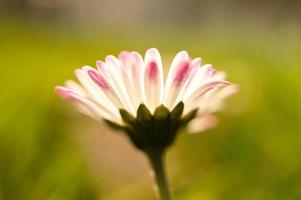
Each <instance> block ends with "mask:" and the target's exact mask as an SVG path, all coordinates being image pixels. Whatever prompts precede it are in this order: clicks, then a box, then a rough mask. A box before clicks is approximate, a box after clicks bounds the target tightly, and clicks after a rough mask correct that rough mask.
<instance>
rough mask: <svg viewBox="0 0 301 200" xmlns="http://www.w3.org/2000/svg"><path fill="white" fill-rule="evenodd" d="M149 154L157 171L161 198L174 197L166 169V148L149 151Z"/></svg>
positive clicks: (156, 177)
mask: <svg viewBox="0 0 301 200" xmlns="http://www.w3.org/2000/svg"><path fill="white" fill-rule="evenodd" d="M147 155H148V158H149V160H150V164H151V166H152V168H153V170H154V173H155V179H156V182H157V186H158V189H159V195H160V200H171V199H172V198H171V194H170V191H169V186H168V183H167V179H166V174H165V169H164V150H152V151H150V152H148V153H147Z"/></svg>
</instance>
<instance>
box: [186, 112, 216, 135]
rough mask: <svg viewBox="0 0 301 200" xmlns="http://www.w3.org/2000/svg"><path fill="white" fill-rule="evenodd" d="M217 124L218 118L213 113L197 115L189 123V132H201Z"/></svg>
mask: <svg viewBox="0 0 301 200" xmlns="http://www.w3.org/2000/svg"><path fill="white" fill-rule="evenodd" d="M216 124H217V119H216V118H215V117H214V116H212V115H206V116H202V117H197V118H195V119H193V120H192V121H191V122H190V123H189V124H188V127H187V128H188V133H199V132H202V131H205V130H207V129H210V128H213V127H215V126H216Z"/></svg>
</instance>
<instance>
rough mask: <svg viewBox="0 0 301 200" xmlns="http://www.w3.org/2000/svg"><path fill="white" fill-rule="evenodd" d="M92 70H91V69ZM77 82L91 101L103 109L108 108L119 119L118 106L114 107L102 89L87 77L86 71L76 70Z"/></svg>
mask: <svg viewBox="0 0 301 200" xmlns="http://www.w3.org/2000/svg"><path fill="white" fill-rule="evenodd" d="M91 69H92V68H91ZM86 70H87V68H86ZM75 73H76V76H77V78H78V80H79V81H80V83H81V85H82V86H83V87H84V88H85V90H86V91H87V93H88V94H89V96H90V97H91V99H92V100H93V101H95V102H97V103H98V104H100V105H102V106H103V107H106V108H108V110H110V111H111V112H112V113H114V116H115V117H116V118H120V114H119V110H118V105H115V104H114V103H113V102H112V101H111V100H109V99H108V97H107V96H106V93H105V92H104V90H103V89H101V88H100V87H99V85H97V84H96V83H95V82H94V81H93V80H92V79H91V78H90V77H89V75H88V73H87V71H85V70H82V69H77V70H76V71H75Z"/></svg>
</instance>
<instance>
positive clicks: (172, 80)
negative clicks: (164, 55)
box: [163, 51, 190, 109]
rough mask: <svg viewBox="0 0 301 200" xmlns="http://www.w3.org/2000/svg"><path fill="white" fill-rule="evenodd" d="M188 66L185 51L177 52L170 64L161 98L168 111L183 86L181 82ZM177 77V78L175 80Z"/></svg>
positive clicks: (184, 77)
mask: <svg viewBox="0 0 301 200" xmlns="http://www.w3.org/2000/svg"><path fill="white" fill-rule="evenodd" d="M189 65H190V64H189V57H188V53H187V52H186V51H181V52H179V53H178V54H177V55H176V56H175V58H174V59H173V61H172V63H171V66H170V69H169V72H168V75H167V79H166V83H165V86H164V98H163V102H164V105H165V106H167V107H168V108H169V109H172V107H173V106H174V103H175V101H176V99H177V97H178V93H179V91H180V87H182V85H183V80H184V79H186V78H187V77H186V76H187V69H188V68H187V67H188V66H189ZM181 71H182V73H181ZM177 74H178V75H177ZM177 76H178V77H179V78H176V77H177Z"/></svg>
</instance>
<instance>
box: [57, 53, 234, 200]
mask: <svg viewBox="0 0 301 200" xmlns="http://www.w3.org/2000/svg"><path fill="white" fill-rule="evenodd" d="M96 65H97V69H95V68H92V67H90V66H84V67H82V68H81V69H77V70H76V71H75V74H76V76H77V78H78V80H79V83H76V82H74V81H72V80H68V81H66V83H65V85H64V86H56V87H55V91H56V92H57V93H58V94H59V95H60V96H62V97H63V98H64V99H66V100H68V101H70V102H72V103H73V104H74V105H75V107H76V108H77V109H78V110H79V111H80V112H82V113H84V114H86V115H88V116H90V117H92V118H94V119H96V120H97V121H105V122H106V123H107V124H108V125H110V126H111V127H113V128H116V129H120V130H123V131H124V132H125V133H127V135H128V136H129V137H130V139H131V141H132V142H133V144H134V145H135V146H136V147H137V148H139V149H140V150H142V151H144V152H145V153H146V154H147V155H148V157H149V158H150V161H151V164H152V166H153V169H154V170H155V172H156V177H157V182H158V187H159V189H160V195H161V198H162V199H170V194H169V191H168V187H167V184H166V180H165V178H164V177H163V178H162V175H160V170H161V171H162V170H163V167H162V161H161V160H162V154H163V152H164V151H165V149H166V148H167V147H168V146H170V145H171V143H172V142H173V141H174V139H175V136H176V134H177V132H178V130H179V129H180V128H183V127H187V128H188V132H200V131H203V130H206V129H208V128H211V127H213V126H215V124H216V118H215V117H214V116H213V113H215V112H216V111H219V110H220V108H221V106H222V104H223V102H224V99H225V98H227V97H228V96H230V95H232V94H233V93H235V92H236V91H237V88H236V86H235V85H233V84H231V83H230V82H228V81H226V79H225V78H226V75H225V73H224V72H218V71H216V70H215V69H214V68H213V67H212V65H210V64H202V62H201V59H200V58H195V59H191V58H190V57H189V55H188V53H187V52H186V51H181V52H179V53H178V54H177V55H176V56H175V57H174V59H173V61H172V63H171V65H170V68H169V72H168V74H167V77H166V79H164V74H163V65H162V60H161V55H160V53H159V51H158V50H157V49H155V48H151V49H148V50H147V51H146V53H145V56H144V58H143V57H142V56H141V55H140V54H139V53H138V52H135V51H133V52H128V51H124V52H121V53H120V54H119V56H118V58H116V57H114V56H112V55H109V56H107V57H106V58H105V61H97V62H96ZM160 162H161V164H160ZM160 166H161V169H160ZM157 172H158V173H157ZM158 179H162V180H158Z"/></svg>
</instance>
